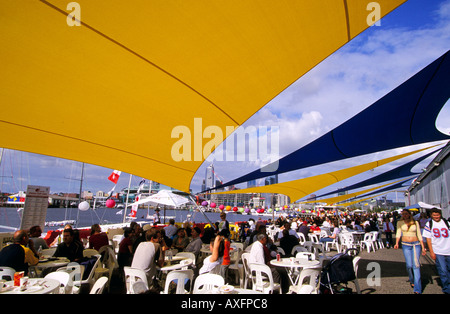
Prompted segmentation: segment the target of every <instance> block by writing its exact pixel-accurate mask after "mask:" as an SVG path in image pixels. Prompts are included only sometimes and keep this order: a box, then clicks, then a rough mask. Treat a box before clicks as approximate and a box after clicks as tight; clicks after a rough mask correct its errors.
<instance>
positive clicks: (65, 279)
mask: <svg viewBox="0 0 450 314" xmlns="http://www.w3.org/2000/svg"><path fill="white" fill-rule="evenodd" d="M44 278H46V279H55V280H58V281H59V282H60V284H61V286H60V288H59V294H71V293H72V286H71V285H70V281H71V280H70V275H69V274H68V273H66V272H63V271H54V272H51V273H49V274H47V275H46V276H45V277H44Z"/></svg>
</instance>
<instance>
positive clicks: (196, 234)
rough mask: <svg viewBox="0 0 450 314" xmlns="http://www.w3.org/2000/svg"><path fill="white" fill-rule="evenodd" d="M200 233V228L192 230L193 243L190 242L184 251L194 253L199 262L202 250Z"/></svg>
mask: <svg viewBox="0 0 450 314" xmlns="http://www.w3.org/2000/svg"><path fill="white" fill-rule="evenodd" d="M200 233H202V232H201V230H200V228H199V227H195V228H193V229H192V233H191V236H192V241H191V242H189V244H188V245H187V246H186V248H185V249H184V251H185V252H192V253H194V255H195V260H196V261H197V260H198V255H199V253H200V250H201V249H202V244H203V242H202V239H200Z"/></svg>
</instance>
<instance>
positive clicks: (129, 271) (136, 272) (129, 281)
mask: <svg viewBox="0 0 450 314" xmlns="http://www.w3.org/2000/svg"><path fill="white" fill-rule="evenodd" d="M123 271H124V273H125V286H126V288H127V294H135V292H134V290H133V284H134V283H135V282H137V281H142V282H143V283H144V284H145V286H146V287H147V289H148V281H147V274H146V273H145V271H143V270H142V269H139V268H132V267H128V266H125V267H124V268H123Z"/></svg>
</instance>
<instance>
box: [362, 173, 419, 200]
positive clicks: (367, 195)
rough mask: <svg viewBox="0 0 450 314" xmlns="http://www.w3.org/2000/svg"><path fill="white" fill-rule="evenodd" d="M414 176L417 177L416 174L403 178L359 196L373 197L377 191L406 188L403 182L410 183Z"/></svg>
mask: <svg viewBox="0 0 450 314" xmlns="http://www.w3.org/2000/svg"><path fill="white" fill-rule="evenodd" d="M415 178H417V176H413V177H410V178H407V179H404V180H402V181H400V182H399V183H396V184H393V185H389V186H387V187H385V188H382V189H379V190H376V191H373V192H372V193H367V194H364V195H361V196H360V197H361V198H362V197H369V196H372V197H373V195H374V194H377V193H382V192H386V191H392V190H397V189H401V188H404V189H405V190H406V188H407V187H408V184H407V185H405V186H404V184H405V183H407V182H408V183H411V182H410V181H412V180H414V179H415Z"/></svg>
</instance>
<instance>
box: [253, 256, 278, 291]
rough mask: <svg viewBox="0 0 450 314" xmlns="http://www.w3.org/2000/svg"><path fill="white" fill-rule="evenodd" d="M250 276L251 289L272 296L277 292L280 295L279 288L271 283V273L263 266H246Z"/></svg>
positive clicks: (268, 268)
mask: <svg viewBox="0 0 450 314" xmlns="http://www.w3.org/2000/svg"><path fill="white" fill-rule="evenodd" d="M248 267H249V269H250V273H251V274H252V289H253V290H254V291H259V292H262V293H265V294H273V292H274V291H275V290H278V291H279V293H280V294H281V286H280V284H278V283H275V282H274V281H273V276H272V271H271V269H270V267H269V266H267V265H264V264H257V263H250V264H249V265H248Z"/></svg>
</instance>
